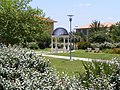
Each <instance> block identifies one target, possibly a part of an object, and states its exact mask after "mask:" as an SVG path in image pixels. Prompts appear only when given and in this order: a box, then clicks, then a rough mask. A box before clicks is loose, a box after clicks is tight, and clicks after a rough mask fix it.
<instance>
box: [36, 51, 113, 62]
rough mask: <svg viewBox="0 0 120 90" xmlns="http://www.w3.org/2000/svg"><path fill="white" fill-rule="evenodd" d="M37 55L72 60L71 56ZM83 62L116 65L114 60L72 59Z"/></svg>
mask: <svg viewBox="0 0 120 90" xmlns="http://www.w3.org/2000/svg"><path fill="white" fill-rule="evenodd" d="M37 55H42V56H45V57H52V58H61V59H70V57H69V56H58V55H49V54H47V53H42V54H41V53H38V52H37ZM73 60H81V61H89V62H92V61H94V60H95V61H96V62H104V63H114V61H112V60H101V59H90V58H79V57H72V60H71V61H73Z"/></svg>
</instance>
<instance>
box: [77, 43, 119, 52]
mask: <svg viewBox="0 0 120 90" xmlns="http://www.w3.org/2000/svg"><path fill="white" fill-rule="evenodd" d="M77 47H78V49H87V48H88V47H89V48H93V49H94V48H100V49H101V50H102V49H113V48H120V43H109V42H104V43H89V42H79V43H77Z"/></svg>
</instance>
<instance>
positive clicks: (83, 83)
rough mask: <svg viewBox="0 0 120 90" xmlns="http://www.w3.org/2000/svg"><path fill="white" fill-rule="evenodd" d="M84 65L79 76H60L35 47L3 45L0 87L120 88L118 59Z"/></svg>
mask: <svg viewBox="0 0 120 90" xmlns="http://www.w3.org/2000/svg"><path fill="white" fill-rule="evenodd" d="M114 59H115V60H117V58H114ZM83 65H84V67H85V70H86V71H85V73H84V74H83V75H81V76H80V77H75V76H72V77H69V76H67V75H66V74H64V73H63V76H61V77H59V76H57V74H56V72H55V70H54V69H53V68H52V67H50V64H49V61H47V60H46V59H45V58H43V57H40V56H37V55H36V53H34V52H33V51H30V50H26V49H22V48H19V47H16V46H14V47H11V46H9V47H6V46H4V45H0V90H88V89H89V90H120V62H118V60H117V61H116V62H115V63H112V64H110V63H106V64H105V63H97V62H92V63H85V62H84V63H83Z"/></svg>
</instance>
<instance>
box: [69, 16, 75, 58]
mask: <svg viewBox="0 0 120 90" xmlns="http://www.w3.org/2000/svg"><path fill="white" fill-rule="evenodd" d="M67 16H68V17H69V21H70V60H72V53H71V49H72V31H71V29H72V25H71V22H72V17H73V16H74V15H67Z"/></svg>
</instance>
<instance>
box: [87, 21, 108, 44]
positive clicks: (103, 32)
mask: <svg viewBox="0 0 120 90" xmlns="http://www.w3.org/2000/svg"><path fill="white" fill-rule="evenodd" d="M90 27H91V28H90V30H89V41H90V42H97V43H103V42H105V41H110V38H109V36H108V33H109V32H108V30H107V26H104V25H102V24H101V23H100V21H96V20H95V21H93V22H92V23H91V25H90Z"/></svg>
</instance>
